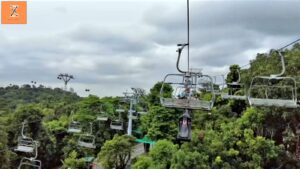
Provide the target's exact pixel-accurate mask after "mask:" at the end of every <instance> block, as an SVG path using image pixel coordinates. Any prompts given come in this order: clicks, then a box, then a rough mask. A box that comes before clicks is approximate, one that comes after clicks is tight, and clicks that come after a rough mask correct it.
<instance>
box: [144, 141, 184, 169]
mask: <svg viewBox="0 0 300 169" xmlns="http://www.w3.org/2000/svg"><path fill="white" fill-rule="evenodd" d="M177 149H178V147H177V145H174V144H173V143H172V142H170V141H168V140H159V141H158V142H157V143H156V144H155V146H154V147H153V149H152V150H151V151H150V153H149V155H150V157H151V158H152V160H153V163H154V165H155V166H157V168H170V166H171V159H172V156H173V154H175V152H176V151H177Z"/></svg>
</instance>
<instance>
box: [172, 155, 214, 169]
mask: <svg viewBox="0 0 300 169" xmlns="http://www.w3.org/2000/svg"><path fill="white" fill-rule="evenodd" d="M208 163H209V162H208V155H206V154H200V153H199V152H197V151H194V152H190V151H184V150H179V151H177V152H176V153H175V154H174V155H173V158H172V165H171V169H182V168H192V169H209V168H210V167H209V165H207V164H208Z"/></svg>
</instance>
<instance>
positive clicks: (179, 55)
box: [176, 43, 189, 73]
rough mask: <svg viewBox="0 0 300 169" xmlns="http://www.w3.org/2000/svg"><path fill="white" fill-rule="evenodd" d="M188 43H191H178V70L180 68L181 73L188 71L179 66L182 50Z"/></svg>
mask: <svg viewBox="0 0 300 169" xmlns="http://www.w3.org/2000/svg"><path fill="white" fill-rule="evenodd" d="M188 45H189V44H188V43H183V44H177V46H178V47H179V48H178V49H177V52H178V57H177V62H176V67H177V70H178V71H179V72H180V73H187V72H186V71H183V70H181V69H180V67H179V61H180V57H181V53H182V50H183V49H184V47H186V46H188Z"/></svg>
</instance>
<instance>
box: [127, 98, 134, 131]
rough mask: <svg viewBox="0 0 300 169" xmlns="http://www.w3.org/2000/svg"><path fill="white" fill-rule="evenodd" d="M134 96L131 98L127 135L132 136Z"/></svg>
mask: <svg viewBox="0 0 300 169" xmlns="http://www.w3.org/2000/svg"><path fill="white" fill-rule="evenodd" d="M133 99H134V98H131V99H130V108H129V112H128V113H129V117H128V128H127V135H129V136H131V134H132V112H133V110H132V109H133V101H134V100H133Z"/></svg>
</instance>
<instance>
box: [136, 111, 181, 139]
mask: <svg viewBox="0 0 300 169" xmlns="http://www.w3.org/2000/svg"><path fill="white" fill-rule="evenodd" d="M178 118H179V113H176V111H175V110H172V109H168V108H165V107H161V106H151V107H150V109H149V111H148V114H146V115H143V116H142V118H141V123H142V124H141V125H142V129H143V130H144V131H146V132H147V135H148V136H149V137H150V138H151V139H152V140H159V139H169V140H175V138H176V135H177V121H178Z"/></svg>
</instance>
